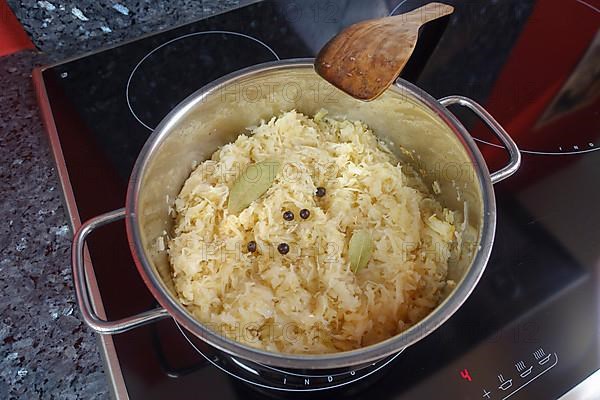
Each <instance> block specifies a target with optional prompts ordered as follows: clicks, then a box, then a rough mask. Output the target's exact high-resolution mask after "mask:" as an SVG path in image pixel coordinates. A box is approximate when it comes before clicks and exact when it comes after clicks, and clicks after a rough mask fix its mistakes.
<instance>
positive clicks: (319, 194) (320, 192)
mask: <svg viewBox="0 0 600 400" xmlns="http://www.w3.org/2000/svg"><path fill="white" fill-rule="evenodd" d="M326 193H327V190H325V188H324V187H322V186H319V187H318V188H317V192H316V193H315V194H316V195H317V197H323V196H325V194H326Z"/></svg>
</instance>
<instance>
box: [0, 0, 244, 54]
mask: <svg viewBox="0 0 600 400" xmlns="http://www.w3.org/2000/svg"><path fill="white" fill-rule="evenodd" d="M251 2H253V1H252V0H170V1H151V0H113V1H106V0H100V1H91V0H44V1H34V0H28V1H17V0H8V4H9V5H10V7H11V8H12V10H13V11H14V13H15V15H16V16H17V18H18V19H19V21H21V24H22V25H23V27H24V28H25V30H26V31H27V32H28V33H29V36H30V37H31V38H32V40H33V42H34V43H35V44H36V46H37V47H38V48H39V49H40V50H42V51H44V52H45V53H47V54H48V56H49V58H50V59H51V60H53V61H58V60H62V59H64V58H67V57H70V56H73V55H78V54H81V53H85V52H88V51H92V50H94V49H97V48H99V47H104V46H108V45H112V44H117V43H120V42H123V41H125V40H129V39H134V38H136V37H139V36H141V35H144V34H147V33H152V32H156V31H159V30H165V29H169V28H171V27H175V26H177V25H181V24H185V23H188V22H191V21H195V20H198V19H200V18H203V17H208V16H210V15H213V14H215V13H218V12H222V11H225V10H228V9H231V8H233V7H236V6H240V5H243V4H246V3H251Z"/></svg>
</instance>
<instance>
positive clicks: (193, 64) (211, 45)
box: [125, 31, 280, 130]
mask: <svg viewBox="0 0 600 400" xmlns="http://www.w3.org/2000/svg"><path fill="white" fill-rule="evenodd" d="M190 54H195V56H192V57H190ZM279 59H280V58H279V56H278V55H277V53H275V51H274V50H273V49H272V48H271V47H269V45H267V44H266V43H264V42H262V41H261V40H259V39H257V38H255V37H252V36H249V35H246V34H244V33H239V32H230V31H203V32H195V33H190V34H188V35H183V36H180V37H177V38H175V39H171V40H169V41H167V42H165V43H163V44H161V45H160V46H158V47H156V48H154V49H153V50H152V51H150V52H149V53H148V54H146V55H145V56H144V57H143V58H142V59H141V60H140V61H139V62H138V63H137V65H136V66H135V67H134V68H133V70H132V71H131V74H130V75H129V79H128V80H127V87H126V90H125V95H126V98H127V106H128V107H129V111H130V112H131V114H133V116H134V117H135V119H136V120H137V121H138V122H139V123H140V124H142V125H143V126H144V127H146V128H147V129H149V130H153V129H154V128H155V127H156V126H157V125H158V124H159V122H160V121H161V120H162V119H163V118H164V117H165V116H166V115H167V114H168V113H169V111H171V110H172V109H173V108H174V107H175V106H176V105H177V104H179V103H180V102H181V101H182V100H183V99H185V98H186V97H187V96H189V95H190V94H192V93H193V92H195V91H196V90H198V89H200V88H201V87H202V86H204V85H206V84H207V83H210V82H212V81H214V80H215V79H218V78H220V77H221V76H223V75H226V74H228V73H230V72H234V71H237V70H239V69H242V68H245V67H249V66H251V65H255V64H259V63H263V62H268V61H276V60H279ZM182 60H185V62H182Z"/></svg>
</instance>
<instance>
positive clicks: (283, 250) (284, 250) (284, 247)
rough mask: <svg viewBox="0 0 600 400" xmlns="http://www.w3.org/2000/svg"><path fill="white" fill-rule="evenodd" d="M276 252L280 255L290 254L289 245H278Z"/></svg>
mask: <svg viewBox="0 0 600 400" xmlns="http://www.w3.org/2000/svg"><path fill="white" fill-rule="evenodd" d="M277 251H278V252H279V253H280V254H284V255H285V254H287V253H289V252H290V245H289V244H287V243H279V246H277Z"/></svg>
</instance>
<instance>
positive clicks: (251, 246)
mask: <svg viewBox="0 0 600 400" xmlns="http://www.w3.org/2000/svg"><path fill="white" fill-rule="evenodd" d="M246 247H247V248H248V251H249V252H250V253H254V252H255V251H256V242H255V241H254V240H251V241H250V242H248V245H247V246H246Z"/></svg>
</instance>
